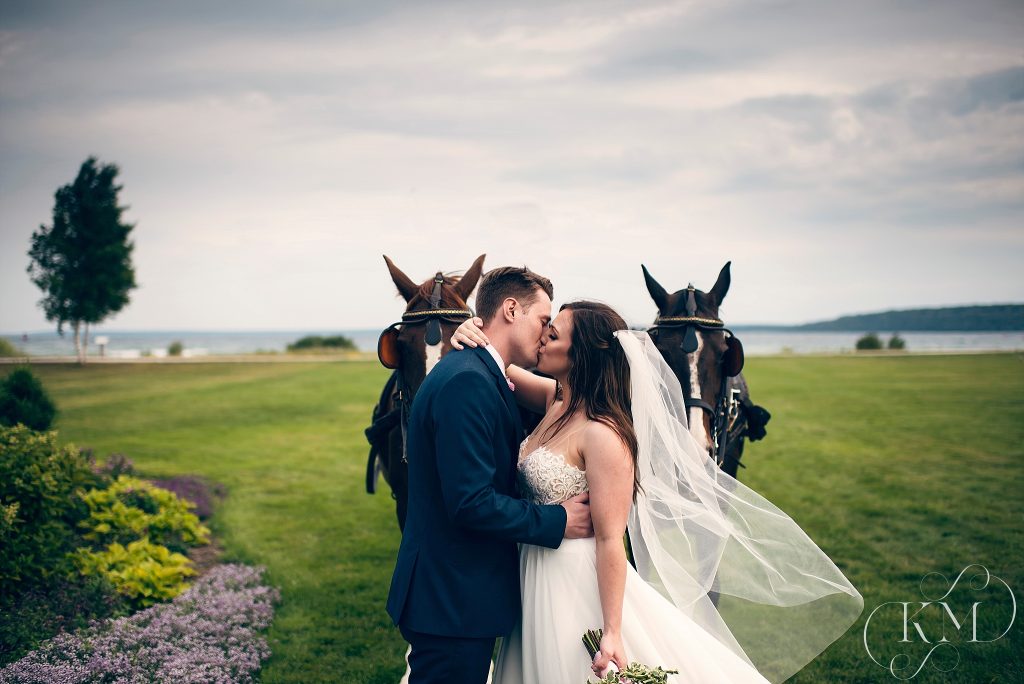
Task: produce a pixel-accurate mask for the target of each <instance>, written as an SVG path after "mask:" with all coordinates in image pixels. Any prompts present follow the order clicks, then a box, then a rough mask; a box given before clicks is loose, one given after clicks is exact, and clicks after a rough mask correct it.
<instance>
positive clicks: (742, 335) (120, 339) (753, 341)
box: [2, 326, 1024, 358]
mask: <svg viewBox="0 0 1024 684" xmlns="http://www.w3.org/2000/svg"><path fill="white" fill-rule="evenodd" d="M733 330H734V332H735V333H736V336H737V337H738V338H739V339H740V340H741V341H742V342H743V349H744V351H745V352H746V353H747V354H748V355H750V356H758V355H768V354H780V353H793V354H811V353H841V352H851V351H853V349H854V344H855V343H856V341H857V338H858V337H859V335H858V334H857V333H847V332H793V331H786V330H778V331H776V330H744V329H743V328H742V327H741V326H736V327H735V328H734V329H733ZM101 334H102V335H105V336H106V337H107V338H108V340H109V341H108V344H107V347H106V355H107V356H109V357H112V358H138V357H141V356H143V355H151V356H165V355H166V353H167V347H168V346H169V345H170V344H171V343H172V342H174V341H180V342H181V343H182V344H183V345H184V348H185V349H184V354H183V355H184V356H207V355H212V354H249V353H255V352H270V351H278V352H283V351H284V350H285V348H286V346H287V345H288V344H289V343H291V342H295V341H296V340H298V339H299V338H300V337H303V336H305V335H324V336H326V335H338V334H341V335H345V336H347V337H349V338H351V339H352V340H353V341H354V342H355V343H356V346H357V347H358V348H359V349H360V350H362V351H374V350H376V348H377V336H378V335H379V334H380V330H376V329H372V330H303V331H265V332H195V331H170V332H146V331H137V332H104V333H101ZM2 337H4V338H6V339H7V340H9V341H10V342H11V343H12V344H14V346H15V347H17V348H19V349H21V350H22V351H25V352H27V353H28V354H30V355H32V356H73V355H74V353H75V352H74V343H73V342H72V339H71V335H70V333H69V334H66V335H65V336H64V337H63V338H61V337H59V336H58V335H57V334H56V333H55V332H37V333H29V334H28V335H27V339H25V338H23V337H22V335H9V334H7V335H2ZM881 337H882V340H883V342H884V341H886V340H887V339H888V336H886V335H881ZM900 337H902V338H903V339H904V340H906V343H907V350H908V351H912V352H914V351H932V352H935V351H995V350H1003V351H1014V350H1017V351H1021V350H1024V331H1022V332H934V333H932V332H908V333H900ZM93 340H94V341H95V336H94V338H93ZM89 352H90V355H97V354H98V353H99V352H98V350H97V348H96V345H95V342H93V343H92V344H91V345H90V347H89Z"/></svg>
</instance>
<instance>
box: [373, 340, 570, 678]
mask: <svg viewBox="0 0 1024 684" xmlns="http://www.w3.org/2000/svg"><path fill="white" fill-rule="evenodd" d="M522 437H523V435H522V426H521V423H520V420H519V411H518V408H517V407H516V403H515V398H514V397H513V395H512V391H511V390H510V389H509V387H508V384H507V381H506V380H505V374H504V369H499V368H498V364H497V363H496V362H495V360H494V358H493V357H492V356H491V355H490V354H489V353H488V352H487V351H486V350H484V349H482V348H475V349H469V350H466V351H461V352H453V353H450V354H447V355H445V356H444V358H442V359H441V360H440V361H439V362H438V364H437V365H436V366H435V367H434V369H433V370H432V371H431V372H430V374H429V375H427V378H426V380H424V382H423V384H422V385H421V386H420V389H419V391H418V392H417V393H416V399H415V400H414V401H413V405H412V413H411V415H410V417H409V429H408V433H407V453H408V460H409V509H408V517H407V519H406V523H405V531H404V533H403V535H402V544H401V547H400V548H399V551H398V562H397V564H396V566H395V573H394V576H393V577H392V580H391V593H390V595H389V596H388V604H387V609H388V614H389V615H391V618H392V619H393V620H394V621H395V623H396V624H397V625H399V627H400V628H401V629H402V633H403V634H404V635H405V636H406V638H407V639H408V640H409V642H410V644H411V645H412V649H413V652H412V655H411V657H410V663H411V665H412V675H413V678H412V680H411V681H412V682H428V681H446V682H461V681H468V682H475V681H479V682H482V681H483V679H477V678H476V675H473V676H466V675H464V674H460V672H464V671H465V670H458V668H459V662H460V661H461V662H462V663H463V665H467V664H468V663H466V662H465V659H466V658H468V657H470V656H469V655H468V654H469V653H470V652H475V653H476V655H474V656H472V657H473V658H475V659H478V660H479V659H480V658H483V660H482V661H481V662H480V663H479V664H477V665H476V666H475V667H477V668H478V667H480V666H482V667H483V677H484V678H486V672H487V662H489V658H490V654H491V650H492V649H493V645H494V639H495V637H498V636H502V635H505V634H508V633H509V632H510V631H511V630H512V627H513V626H514V625H515V623H516V621H517V620H518V619H519V614H520V611H521V600H520V594H519V556H518V549H517V547H516V542H524V543H528V544H536V545H539V546H546V547H549V548H557V547H558V545H559V544H560V543H561V541H562V535H563V534H564V532H565V523H566V514H565V509H564V508H562V506H557V505H556V506H538V505H535V504H531V503H529V502H526V501H524V500H522V499H519V498H518V497H517V496H516V484H515V478H516V454H517V453H518V446H519V442H520V440H521V439H522ZM417 642H419V643H417ZM460 644H461V645H460ZM487 644H490V646H489V647H488V646H487ZM445 652H448V653H451V654H452V656H451V658H448V659H447V661H446V659H445V658H444V657H442V656H443V654H444V653H445ZM481 654H483V655H481ZM457 670H458V671H457ZM474 671H478V670H474Z"/></svg>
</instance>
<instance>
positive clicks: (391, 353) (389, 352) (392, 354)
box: [377, 325, 401, 370]
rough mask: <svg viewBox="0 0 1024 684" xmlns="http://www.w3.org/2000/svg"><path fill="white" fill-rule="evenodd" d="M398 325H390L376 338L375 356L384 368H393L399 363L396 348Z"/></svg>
mask: <svg viewBox="0 0 1024 684" xmlns="http://www.w3.org/2000/svg"><path fill="white" fill-rule="evenodd" d="M398 334H399V331H398V327H397V326H394V325H393V326H391V327H390V328H387V329H386V330H385V331H384V332H382V333H381V334H380V337H379V338H378V339H377V358H378V359H380V362H381V364H382V365H383V366H384V367H385V368H390V369H391V370H395V369H396V368H398V366H399V365H400V361H401V354H399V350H398Z"/></svg>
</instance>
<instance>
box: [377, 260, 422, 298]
mask: <svg viewBox="0 0 1024 684" xmlns="http://www.w3.org/2000/svg"><path fill="white" fill-rule="evenodd" d="M384 261H385V262H387V265H388V270H389V271H391V279H392V280H393V281H395V287H397V288H398V292H399V294H401V295H402V296H403V297H405V301H407V302H408V301H409V300H410V299H412V298H413V295H415V294H416V292H417V291H418V290H419V287H418V286H417V285H416V283H414V282H412V280H410V279H409V276H407V275H405V274H404V273H402V271H401V269H399V268H398V267H397V266H395V264H394V263H392V261H391V259H388V255H387V254H385V255H384Z"/></svg>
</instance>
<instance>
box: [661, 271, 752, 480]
mask: <svg viewBox="0 0 1024 684" xmlns="http://www.w3.org/2000/svg"><path fill="white" fill-rule="evenodd" d="M695 291H696V290H695V288H694V287H693V285H690V286H689V287H687V288H686V315H685V316H661V315H659V316H658V317H657V318H656V319H655V320H654V325H652V326H651V327H650V328H648V333H653V334H654V335H655V336H656V335H657V331H658V330H659V329H662V328H668V329H679V328H682V329H683V341H682V342H681V343H680V345H679V347H680V349H682V351H683V353H684V354H686V356H687V359H689V356H690V354H693V353H694V352H695V351H697V346H698V344H697V331H698V330H706V331H709V332H724V333H725V334H726V338H725V343H726V351H725V354H723V355H722V358H721V359H720V360H719V370H720V375H721V377H722V384H721V388H720V391H719V393H718V401H717V402H716V405H715V406H712V405H711V404H709V403H708V402H706V401H704V400H703V399H697V398H694V397H684V398H683V399H684V402H685V404H686V408H687V410H689V409H690V408H692V407H694V406H696V407H699V408H701V409H702V410H703V411H704V412H705V413H707V414H709V416H710V418H711V437H712V444H711V453H710V456H711V458H713V459H714V460H715V463H717V464H718V465H719V466H721V465H722V464H723V463H724V461H725V455H726V451H727V447H728V441H729V426H730V425H731V424H732V422H733V421H734V420H735V419H736V417H737V416H738V414H739V394H740V390H738V389H733V390H732V391H731V392H730V391H729V389H728V385H729V379H730V378H732V377H735V376H737V375H739V374H740V371H742V370H743V345H742V344H741V343H740V340H739V338H738V337H736V336H735V335H734V334H733V332H732V331H731V330H729V329H728V328H726V327H725V323H724V322H723V321H722V320H721V319H718V318H708V317H704V316H698V315H697V298H696V295H695ZM739 465H740V466H743V464H742V463H739ZM743 467H746V466H743Z"/></svg>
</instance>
